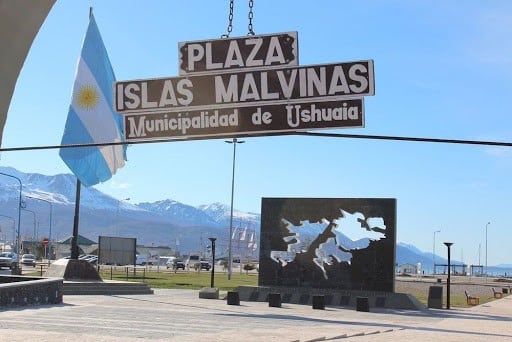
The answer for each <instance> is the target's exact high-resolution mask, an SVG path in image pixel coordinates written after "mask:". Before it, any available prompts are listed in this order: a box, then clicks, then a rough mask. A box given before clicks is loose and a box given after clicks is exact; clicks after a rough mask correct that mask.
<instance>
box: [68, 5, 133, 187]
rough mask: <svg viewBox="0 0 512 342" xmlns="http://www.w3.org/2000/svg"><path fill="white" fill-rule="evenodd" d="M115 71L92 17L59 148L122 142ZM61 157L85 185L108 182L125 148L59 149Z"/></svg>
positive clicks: (110, 146)
mask: <svg viewBox="0 0 512 342" xmlns="http://www.w3.org/2000/svg"><path fill="white" fill-rule="evenodd" d="M114 82H115V76H114V71H113V70H112V66H111V65H110V61H109V58H108V55H107V50H106V49H105V46H104V45H103V40H102V39H101V36H100V32H99V30H98V26H97V25H96V21H95V20H94V16H93V15H92V14H91V16H90V18H89V27H88V28H87V33H86V35H85V40H84V43H83V46H82V54H81V56H80V58H79V60H78V66H77V71H76V77H75V83H74V85H73V94H72V100H71V105H70V106H69V113H68V117H67V120H66V126H65V128H64V134H63V136H62V142H61V145H72V144H90V143H111V142H121V141H124V134H123V132H122V130H123V129H122V127H123V125H122V118H121V116H120V115H119V114H117V113H116V112H114V110H113V94H112V89H113V84H114ZM59 155H60V157H61V158H62V160H63V161H64V162H65V163H66V165H67V166H68V167H69V168H70V170H71V171H72V172H73V173H74V174H75V176H76V177H77V178H78V179H79V180H80V182H81V183H82V184H84V185H85V186H92V185H95V184H98V183H100V182H105V181H107V180H109V179H110V178H111V177H112V175H113V174H115V173H116V171H117V169H120V168H122V167H123V166H124V162H125V160H126V145H108V146H92V147H73V148H61V149H60V152H59Z"/></svg>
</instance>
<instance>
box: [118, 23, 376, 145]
mask: <svg viewBox="0 0 512 342" xmlns="http://www.w3.org/2000/svg"><path fill="white" fill-rule="evenodd" d="M179 73H180V76H178V77H168V78H157V79H143V80H132V81H120V82H116V83H115V85H114V99H115V104H114V106H115V108H114V109H115V110H116V111H117V112H118V113H121V114H123V117H124V118H123V121H124V126H125V136H126V140H128V141H130V140H132V141H133V140H151V139H162V138H174V137H175V138H179V139H194V138H199V137H212V138H215V137H236V136H241V135H265V134H276V133H279V132H293V131H304V130H311V129H326V128H341V127H363V126H364V100H363V96H367V95H373V94H374V76H373V61H372V60H363V61H355V62H342V63H331V64H321V65H308V66H299V63H298V48H297V32H287V33H278V34H270V35H258V36H246V37H238V38H231V39H227V38H226V39H216V40H208V41H193V42H181V43H179Z"/></svg>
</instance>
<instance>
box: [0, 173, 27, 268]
mask: <svg viewBox="0 0 512 342" xmlns="http://www.w3.org/2000/svg"><path fill="white" fill-rule="evenodd" d="M0 175H4V176H7V177H11V178H14V179H16V180H17V181H18V182H19V183H20V196H19V199H18V232H17V235H16V254H18V256H19V254H20V219H21V193H22V192H23V185H22V184H21V179H19V178H18V177H16V176H13V175H8V174H7V173H3V172H0ZM13 271H14V272H13V274H18V272H19V273H21V272H20V258H19V257H18V261H17V262H16V269H15V270H13Z"/></svg>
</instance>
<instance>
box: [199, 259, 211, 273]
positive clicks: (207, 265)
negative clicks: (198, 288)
mask: <svg viewBox="0 0 512 342" xmlns="http://www.w3.org/2000/svg"><path fill="white" fill-rule="evenodd" d="M210 268H212V265H210V263H209V262H208V261H201V269H202V270H207V271H209V270H210Z"/></svg>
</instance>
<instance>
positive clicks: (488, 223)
mask: <svg viewBox="0 0 512 342" xmlns="http://www.w3.org/2000/svg"><path fill="white" fill-rule="evenodd" d="M490 224H491V222H487V224H486V225H485V283H486V284H487V227H488V226H489V225H490Z"/></svg>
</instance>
